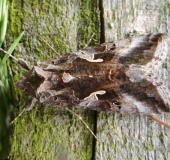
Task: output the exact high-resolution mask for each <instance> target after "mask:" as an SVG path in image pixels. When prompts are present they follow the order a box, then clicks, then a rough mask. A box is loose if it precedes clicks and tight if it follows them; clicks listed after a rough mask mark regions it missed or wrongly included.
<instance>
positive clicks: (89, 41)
mask: <svg viewBox="0 0 170 160" xmlns="http://www.w3.org/2000/svg"><path fill="white" fill-rule="evenodd" d="M94 35H95V34H94V33H93V34H92V36H91V37H90V39H89V40H88V42H87V44H86V45H85V46H84V47H83V48H82V49H86V48H87V47H88V46H89V44H90V42H91V41H92V39H93V37H94Z"/></svg>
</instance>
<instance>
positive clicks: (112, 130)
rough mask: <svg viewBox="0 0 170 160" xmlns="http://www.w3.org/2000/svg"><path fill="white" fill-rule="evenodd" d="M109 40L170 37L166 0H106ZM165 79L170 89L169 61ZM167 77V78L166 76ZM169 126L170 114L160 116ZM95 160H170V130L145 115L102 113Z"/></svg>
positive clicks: (169, 11)
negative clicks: (152, 35) (157, 35)
mask: <svg viewBox="0 0 170 160" xmlns="http://www.w3.org/2000/svg"><path fill="white" fill-rule="evenodd" d="M103 8H104V22H105V23H104V27H105V39H106V41H107V42H108V41H113V40H116V39H120V38H124V37H128V36H132V35H138V34H146V33H151V32H162V33H166V34H167V35H169V33H170V30H169V25H170V23H169V13H170V3H169V1H167V0H163V1H158V0H152V1H146V0H121V1H120V0H114V1H112V0H105V1H103ZM167 66H168V67H167V69H165V68H164V69H162V71H163V72H164V76H163V78H165V81H167V87H169V78H168V77H169V62H168V61H167ZM165 75H166V76H165ZM158 118H160V119H162V120H163V121H165V122H167V123H169V124H170V114H164V115H160V116H158ZM97 123H98V128H97V130H98V134H97V136H98V137H99V139H100V140H101V141H102V143H97V152H96V159H97V160H102V159H112V160H113V159H115V160H124V159H126V160H127V159H128V160H136V159H149V160H157V159H159V160H163V159H170V152H169V151H170V130H169V129H166V128H164V127H163V126H161V125H159V124H157V123H156V122H154V121H152V120H150V119H148V118H147V117H146V116H142V115H119V114H106V113H100V114H99V117H98V122H97Z"/></svg>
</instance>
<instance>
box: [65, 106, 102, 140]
mask: <svg viewBox="0 0 170 160" xmlns="http://www.w3.org/2000/svg"><path fill="white" fill-rule="evenodd" d="M65 109H66V110H67V111H69V112H70V113H72V114H74V115H75V116H76V117H78V118H79V120H80V121H81V122H82V123H83V124H84V125H85V126H86V128H87V129H88V130H89V131H90V133H91V134H92V135H93V136H94V138H96V140H97V141H99V142H100V140H99V139H98V138H97V136H96V135H95V134H94V133H93V131H92V130H91V129H90V127H89V126H88V125H87V124H86V122H85V121H84V120H83V119H82V118H81V117H80V116H79V115H78V114H76V113H74V112H73V111H72V110H70V109H68V108H65Z"/></svg>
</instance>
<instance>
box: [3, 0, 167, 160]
mask: <svg viewBox="0 0 170 160" xmlns="http://www.w3.org/2000/svg"><path fill="white" fill-rule="evenodd" d="M100 2H101V1H100ZM97 5H98V1H97V0H93V1H91V0H83V1H82V0H76V1H71V0H70V1H66V0H64V1H63V0H53V1H50V0H49V1H38V0H33V1H27V0H18V1H10V2H9V24H8V38H7V39H8V42H9V45H10V42H12V41H13V40H14V39H15V38H16V37H17V36H18V35H19V33H20V32H21V31H23V30H25V31H26V33H25V36H24V38H23V39H22V42H21V43H20V45H19V47H18V49H17V51H16V52H15V56H16V57H23V58H24V59H25V60H27V61H29V62H31V64H33V62H34V60H36V61H37V60H41V61H42V60H46V59H48V58H51V57H55V56H56V54H55V53H54V52H53V51H52V50H50V49H49V48H48V46H46V44H44V42H42V41H40V39H39V38H38V37H37V35H36V33H39V34H41V35H42V36H43V38H45V39H46V41H48V43H50V45H51V46H52V47H54V49H55V50H56V51H57V52H58V53H65V52H70V51H72V50H77V48H81V47H83V46H84V45H85V43H86V42H87V41H88V40H89V39H90V37H91V35H92V34H93V33H96V35H95V37H94V39H93V41H92V43H91V44H92V45H94V44H97V43H98V41H99V38H98V37H99V29H100V27H99V11H98V6H97ZM103 9H104V27H103V28H104V29H105V30H103V31H105V33H102V34H104V36H103V37H105V41H107V42H108V41H111V40H115V39H119V38H124V37H129V35H136V34H141V33H142V34H144V33H150V32H162V33H166V34H168V35H169V24H170V22H169V17H168V15H169V12H170V3H169V1H168V0H162V1H161V2H160V1H159V0H152V1H146V0H121V1H120V0H114V1H111V0H103ZM101 29H102V27H101ZM101 37H102V36H101ZM10 65H11V74H12V77H13V81H14V82H16V81H17V80H18V78H19V77H20V76H21V75H22V74H24V70H21V68H20V67H18V65H17V64H16V63H15V62H13V61H11V62H10ZM166 68H169V63H167V67H166ZM164 74H165V75H166V76H167V77H166V76H165V77H166V80H168V79H169V78H168V75H169V73H168V71H167V70H166V69H164ZM167 85H168V82H167ZM14 89H15V91H13V93H15V94H13V97H14V100H15V105H16V104H18V107H14V109H13V110H12V113H15V115H14V117H16V116H17V115H18V114H19V113H20V112H21V111H22V109H23V107H24V105H26V104H27V103H28V101H27V99H28V98H27V95H22V94H21V92H19V91H18V90H17V89H16V88H14ZM75 112H77V113H79V114H81V117H82V118H83V119H84V120H85V121H86V122H87V124H88V125H89V127H91V128H93V124H94V121H93V115H94V113H93V112H91V111H80V110H75ZM160 118H161V119H162V120H164V121H165V122H167V123H170V116H169V115H168V114H167V115H161V116H160ZM11 132H12V134H11V136H10V147H9V150H8V152H9V154H8V155H7V156H8V158H9V159H17V160H19V159H45V160H46V159H59V160H62V159H70V160H71V159H82V160H86V159H87V160H88V159H91V157H92V154H93V153H92V148H93V147H92V135H91V134H90V133H89V131H88V130H87V129H86V127H85V126H84V125H82V123H81V121H80V120H79V119H78V118H77V117H75V116H73V115H72V114H70V113H68V112H67V111H65V110H62V108H55V109H54V108H50V107H47V108H45V109H44V110H43V111H39V110H37V109H33V110H31V111H30V112H26V113H24V114H23V115H22V116H21V117H20V118H19V119H18V120H17V121H16V122H15V124H14V125H13V126H11ZM97 136H98V137H99V139H100V141H101V142H97V146H96V153H95V155H96V159H97V160H105V159H110V160H111V159H112V160H113V159H116V160H120V159H122V160H124V159H129V160H132V159H133V160H136V159H139V160H140V159H149V160H150V159H153V160H155V159H159V160H163V159H170V153H169V151H170V130H168V129H166V128H164V127H163V126H160V125H159V124H157V123H156V122H154V121H151V120H149V119H148V118H147V117H145V116H142V115H141V116H135V115H129V116H126V115H119V114H108V113H99V114H98V121H97ZM4 157H5V155H4Z"/></svg>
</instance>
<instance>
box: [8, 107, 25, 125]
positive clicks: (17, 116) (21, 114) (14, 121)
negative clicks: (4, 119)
mask: <svg viewBox="0 0 170 160" xmlns="http://www.w3.org/2000/svg"><path fill="white" fill-rule="evenodd" d="M25 111H26V108H24V109H23V110H22V111H21V113H20V114H19V115H18V116H17V117H16V118H15V119H14V120H13V121H11V122H10V124H9V125H12V124H13V123H14V122H15V121H16V120H17V119H18V118H19V117H21V116H22V114H23V113H24V112H25Z"/></svg>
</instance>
